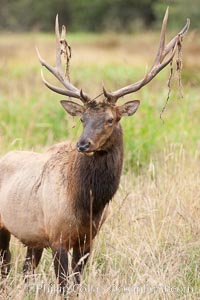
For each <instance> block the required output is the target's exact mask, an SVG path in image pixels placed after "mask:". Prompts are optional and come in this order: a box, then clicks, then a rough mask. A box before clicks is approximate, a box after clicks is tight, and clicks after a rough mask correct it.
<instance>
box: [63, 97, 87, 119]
mask: <svg viewBox="0 0 200 300" xmlns="http://www.w3.org/2000/svg"><path fill="white" fill-rule="evenodd" d="M60 103H61V105H62V106H63V107H64V109H65V110H66V111H67V112H68V114H70V115H71V116H73V117H75V116H82V114H83V111H84V108H83V106H82V105H79V104H78V103H75V102H72V101H66V100H61V101H60Z"/></svg>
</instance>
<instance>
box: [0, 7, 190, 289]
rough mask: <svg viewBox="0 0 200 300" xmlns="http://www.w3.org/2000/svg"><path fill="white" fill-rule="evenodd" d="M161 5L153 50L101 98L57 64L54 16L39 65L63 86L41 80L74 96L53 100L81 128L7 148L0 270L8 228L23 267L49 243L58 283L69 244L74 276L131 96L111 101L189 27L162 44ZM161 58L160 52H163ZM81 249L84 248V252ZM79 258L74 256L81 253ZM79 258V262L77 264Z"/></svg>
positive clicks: (112, 185) (111, 177) (118, 162)
mask: <svg viewBox="0 0 200 300" xmlns="http://www.w3.org/2000/svg"><path fill="white" fill-rule="evenodd" d="M167 16H168V11H166V14H165V17H164V20H163V26H162V30H161V38H160V44H159V48H158V53H157V56H156V58H155V61H154V64H153V66H152V68H151V70H150V71H149V72H148V73H147V74H146V75H145V77H144V78H143V79H142V80H140V81H138V82H136V83H133V84H131V85H129V86H126V87H123V88H121V89H119V90H117V91H114V92H112V93H108V92H107V91H106V90H105V89H104V90H103V99H102V100H101V101H97V100H93V99H92V98H90V97H89V96H88V95H87V94H86V93H85V92H83V91H82V90H78V89H77V88H76V87H75V86H74V85H72V84H71V83H70V81H69V80H68V78H67V76H66V75H65V74H64V73H63V71H62V67H61V54H62V53H63V52H64V54H65V55H68V50H69V46H68V44H67V42H66V40H65V38H64V33H65V30H64V27H63V31H62V37H61V38H60V34H59V25H58V18H56V25H55V32H56V67H55V68H53V67H51V66H50V65H49V64H47V63H46V62H45V61H44V60H43V59H42V58H41V56H40V54H39V52H38V51H37V52H38V57H39V60H40V62H41V64H42V65H43V66H44V67H46V68H47V69H48V70H49V71H50V72H51V73H52V74H53V75H54V76H55V77H56V78H57V79H58V80H59V81H60V82H61V83H62V85H63V86H64V87H65V89H61V88H58V87H56V86H53V85H52V84H50V83H49V82H47V81H46V80H45V79H44V77H43V76H42V77H43V82H44V83H45V85H46V86H47V87H49V88H50V89H51V90H53V91H55V92H57V93H60V94H63V95H66V96H69V97H73V98H77V99H79V100H81V101H82V102H83V105H80V104H78V103H76V102H72V101H66V100H63V101H61V104H62V106H63V107H64V109H65V110H66V111H67V112H68V113H69V114H70V115H72V116H79V117H80V118H81V121H82V123H83V133H82V135H81V137H80V139H79V140H78V142H77V144H76V146H73V145H72V144H70V143H60V144H57V145H54V146H52V147H51V148H50V149H49V150H48V151H47V152H45V153H43V154H40V153H35V152H29V151H14V152H10V153H8V154H7V155H5V156H4V157H3V158H2V159H1V160H0V255H1V274H2V276H6V275H7V274H8V272H9V269H10V251H9V242H10V235H11V234H12V235H14V236H15V237H16V238H18V239H19V240H20V241H21V242H22V243H23V244H24V245H26V246H27V256H26V259H25V262H24V267H23V270H24V272H25V273H26V272H27V271H29V269H30V266H31V268H33V269H34V268H35V267H36V266H37V265H38V263H39V261H40V258H41V255H42V251H43V249H44V248H46V247H50V248H51V249H52V252H53V257H54V267H55V273H56V276H57V277H58V282H59V284H60V285H61V287H62V288H64V287H65V285H66V281H67V275H68V254H67V253H68V251H69V250H70V249H73V257H72V267H73V272H74V274H75V275H74V276H75V281H76V282H77V283H79V282H80V274H81V273H82V271H83V267H84V265H85V263H86V261H87V259H88V256H89V253H90V247H91V240H92V239H94V237H95V235H96V234H97V232H98V230H99V228H100V226H101V224H102V223H103V221H104V219H105V217H106V206H107V204H108V203H109V201H110V200H111V199H112V197H113V196H114V194H115V192H116V191H117V188H118V185H119V181H120V175H121V171H122V164H123V134H122V128H121V125H120V123H119V121H120V119H121V118H122V117H123V116H131V115H133V114H134V113H135V112H136V110H137V109H138V107H139V101H138V100H135V101H129V102H127V103H125V104H124V105H121V106H117V105H116V102H117V100H118V99H119V98H120V97H122V96H124V95H126V94H130V93H133V92H135V91H137V90H139V89H140V88H141V87H143V86H144V85H146V84H147V83H148V82H149V81H150V80H151V79H153V78H154V77H155V76H156V74H158V73H159V72H160V70H162V69H163V68H164V67H165V66H166V65H167V64H169V63H170V62H171V61H172V59H173V57H174V54H175V52H176V49H177V46H178V44H180V43H181V42H182V37H183V35H184V33H185V32H187V30H188V28H189V20H188V21H187V23H186V25H185V27H184V28H183V29H182V30H181V31H180V32H179V34H178V35H176V36H175V37H174V38H173V39H172V40H171V41H170V42H169V43H168V44H167V45H165V32H166V24H167ZM165 58H166V59H165ZM87 254H88V255H87ZM81 258H82V259H81ZM80 262H81V263H80Z"/></svg>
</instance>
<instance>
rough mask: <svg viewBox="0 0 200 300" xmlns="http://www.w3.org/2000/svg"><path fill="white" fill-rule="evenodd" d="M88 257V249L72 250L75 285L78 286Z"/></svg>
mask: <svg viewBox="0 0 200 300" xmlns="http://www.w3.org/2000/svg"><path fill="white" fill-rule="evenodd" d="M89 255H90V248H87V250H86V249H84V250H82V248H81V247H74V248H73V256H72V269H73V273H74V281H75V284H80V281H81V276H82V274H83V271H84V267H85V265H86V263H87V261H88V258H89Z"/></svg>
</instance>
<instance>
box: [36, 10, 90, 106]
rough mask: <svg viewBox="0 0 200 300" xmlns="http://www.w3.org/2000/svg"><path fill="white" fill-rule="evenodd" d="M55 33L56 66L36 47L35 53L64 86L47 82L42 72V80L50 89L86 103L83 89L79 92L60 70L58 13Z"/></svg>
mask: <svg viewBox="0 0 200 300" xmlns="http://www.w3.org/2000/svg"><path fill="white" fill-rule="evenodd" d="M55 34H56V67H52V66H51V65H49V64H48V63H47V62H46V61H45V60H44V59H43V58H42V57H41V55H40V52H39V50H38V49H37V48H36V53H37V56H38V59H39V61H40V63H41V65H42V66H44V67H45V68H46V69H47V70H48V71H49V72H51V73H52V74H53V75H54V76H55V77H56V78H57V79H58V81H60V82H61V84H62V85H63V86H64V87H65V88H66V90H65V89H61V88H59V87H56V86H54V85H52V84H51V83H49V82H48V81H47V80H46V79H45V78H44V75H43V73H41V74H42V81H43V82H44V84H45V85H46V86H47V87H48V88H49V89H51V90H52V91H54V92H56V93H58V94H62V95H65V96H69V97H73V98H77V99H80V100H81V101H82V102H83V103H86V102H88V101H90V97H89V96H88V95H87V94H86V93H84V92H83V91H82V92H80V90H79V89H78V88H76V87H75V86H74V85H73V84H72V83H71V82H69V81H68V80H67V78H66V77H65V75H64V72H63V70H62V60H61V46H60V33H59V22H58V15H57V16H56V21H55Z"/></svg>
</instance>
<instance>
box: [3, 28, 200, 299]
mask: <svg viewBox="0 0 200 300" xmlns="http://www.w3.org/2000/svg"><path fill="white" fill-rule="evenodd" d="M157 38H158V34H154V33H149V34H147V35H146V39H143V38H141V36H139V35H138V36H135V37H134V43H133V44H130V37H127V36H102V37H100V38H99V37H96V36H89V37H84V36H83V37H82V36H72V41H73V42H72V43H73V48H75V53H74V56H73V63H72V65H73V68H72V74H71V75H72V78H76V82H75V83H76V84H77V83H78V84H79V85H80V86H86V87H87V88H88V89H87V90H88V91H89V93H92V94H93V95H96V94H98V93H99V90H101V79H102V78H105V81H106V85H108V86H109V87H112V88H115V87H119V85H120V86H121V85H123V84H124V83H125V82H127V81H129V82H130V78H131V80H132V78H133V80H137V79H139V78H140V77H141V76H142V75H143V73H144V70H145V64H146V63H148V64H151V62H152V58H153V55H154V52H155V48H156V47H155V44H157ZM34 45H38V46H39V48H40V50H41V53H42V54H43V53H44V57H45V58H47V60H48V61H50V62H53V61H54V57H53V55H54V52H53V50H51V51H49V49H52V48H53V45H54V42H53V40H52V37H51V36H43V35H39V36H38V35H30V36H24V35H19V36H17V38H16V37H15V38H13V36H12V35H11V36H1V48H0V50H1V57H2V59H1V62H0V65H1V68H0V75H1V80H0V108H1V110H0V113H1V115H0V142H1V149H0V153H1V154H3V153H5V152H6V151H8V150H11V149H13V148H17V149H20V148H22V149H24V148H26V149H27V148H28V149H30V148H32V149H37V150H38V149H42V148H44V147H46V146H48V145H50V144H52V143H55V142H57V141H58V140H62V139H64V138H65V136H66V132H65V131H66V127H67V130H68V131H69V132H68V136H70V137H73V138H75V139H76V137H77V136H78V134H79V133H77V131H78V128H75V129H74V131H72V130H71V127H72V124H74V123H73V122H72V121H71V120H70V121H68V123H67V125H66V124H65V123H64V121H63V119H64V113H63V112H60V111H61V110H60V107H59V105H58V104H57V105H56V104H55V95H52V94H51V93H50V92H48V91H45V90H44V88H43V86H42V85H41V82H40V77H39V75H38V74H39V66H38V63H37V59H36V56H35V53H34ZM149 45H150V46H149ZM199 49H200V42H199V39H197V36H196V33H192V34H191V35H189V36H188V38H187V40H186V44H185V48H184V54H185V53H187V55H185V56H184V66H185V69H184V72H183V80H184V82H185V83H186V85H185V90H186V97H185V99H183V100H181V101H182V102H181V105H180V102H178V104H177V102H173V103H170V105H169V106H168V108H167V111H166V116H165V119H166V120H165V123H166V125H165V126H163V129H162V131H161V129H160V127H161V121H159V112H158V110H159V109H160V107H162V105H163V101H164V100H163V98H164V99H165V97H166V94H167V89H166V88H164V89H161V88H160V86H166V85H165V82H166V78H167V73H166V72H164V75H163V74H162V75H160V76H159V77H158V79H156V80H155V81H154V82H153V83H151V85H150V87H147V88H146V89H145V91H144V92H143V91H142V92H139V93H138V94H137V97H138V96H139V97H141V98H142V99H144V105H143V106H142V107H141V110H140V114H139V113H138V115H137V116H136V117H135V126H134V127H133V125H132V120H131V119H130V120H129V121H126V122H124V124H123V125H124V128H125V140H126V143H125V144H126V145H125V146H126V153H125V157H126V161H129V160H128V158H129V157H132V158H133V161H135V163H134V164H135V165H136V164H137V165H136V166H135V169H137V167H138V169H137V176H136V175H135V173H134V172H133V169H132V167H133V166H131V167H128V166H129V164H128V163H126V172H125V171H124V173H123V176H122V179H121V184H120V188H119V191H118V193H117V195H116V196H115V198H114V199H113V201H112V203H111V205H110V214H109V216H108V219H107V221H106V222H105V224H104V225H103V227H102V230H101V232H100V233H99V235H98V237H97V239H96V241H95V243H94V249H93V253H92V256H91V259H90V261H89V264H88V267H87V270H86V272H85V275H84V278H83V282H82V285H81V288H80V295H79V298H80V299H134V300H135V299H136V300H137V299H144V300H145V299H146V300H147V299H152V300H154V299H172V300H173V299H174V300H175V299H199V298H200V222H199V220H200V204H199V199H200V188H199V187H200V148H199V147H200V146H199V145H200V144H199V140H200V139H199V110H200V104H199V101H198V100H199V82H200V75H199V60H198V55H199ZM30 58H31V59H30ZM132 69H133V71H132ZM191 74H192V76H191ZM119 83H120V84H119ZM150 95H151V96H150ZM160 98H162V99H161V100H160ZM130 99H131V98H130ZM145 99H146V100H145ZM127 100H128V99H127ZM191 100H192V101H191ZM160 101H161V102H162V104H160ZM154 103H156V104H154ZM158 107H159V109H158ZM155 111H156V113H155ZM30 115H31V116H32V117H31V118H30ZM141 119H142V120H141ZM156 120H158V121H156ZM58 121H59V122H58ZM128 122H129V123H128ZM144 124H145V125H144ZM133 130H134V131H133ZM155 131H156V132H157V133H155ZM155 134H156V135H155ZM162 135H164V137H163V138H161V136H162ZM153 137H154V138H153ZM154 140H155V141H154ZM166 141H167V142H166ZM135 143H137V146H136V147H135V146H134V145H135ZM153 143H154V148H151V147H152V144H153ZM127 145H128V147H127ZM134 147H135V148H134ZM145 147H146V148H145ZM151 149H156V151H152V152H150V150H151ZM163 149H164V150H163ZM142 151H143V152H145V154H148V157H150V159H147V160H146V161H144V159H143V158H142V157H141V155H140V153H141V152H142ZM135 157H137V160H135ZM141 160H142V164H145V163H146V165H145V168H140V163H141ZM11 250H12V257H13V258H12V270H11V272H10V274H9V277H8V278H7V279H6V280H5V281H4V282H1V286H0V288H1V293H0V300H1V299H2V300H5V299H14V298H15V299H17V300H18V299H19V300H20V299H23V300H29V299H30V300H32V299H42V300H43V299H44V300H45V299H59V295H58V294H57V293H56V292H55V289H56V281H55V276H54V271H53V265H52V260H51V253H50V251H49V250H45V252H44V254H43V258H42V261H41V264H40V266H39V268H38V270H37V275H36V276H35V278H33V279H31V280H30V282H29V284H26V285H25V284H24V282H23V278H22V272H21V268H22V263H23V259H24V256H25V248H24V247H23V246H22V245H21V244H20V243H19V242H18V241H17V240H15V239H12V242H11ZM74 297H75V296H74ZM72 298H73V297H72Z"/></svg>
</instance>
